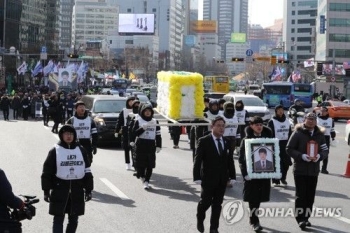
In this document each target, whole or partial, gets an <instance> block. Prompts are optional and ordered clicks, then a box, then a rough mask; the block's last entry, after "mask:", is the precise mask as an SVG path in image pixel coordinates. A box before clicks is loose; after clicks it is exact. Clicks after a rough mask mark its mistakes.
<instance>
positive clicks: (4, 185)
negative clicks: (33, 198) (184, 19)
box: [0, 169, 24, 232]
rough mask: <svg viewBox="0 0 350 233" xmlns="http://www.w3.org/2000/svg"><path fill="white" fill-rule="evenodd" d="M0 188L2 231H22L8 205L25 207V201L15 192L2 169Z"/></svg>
mask: <svg viewBox="0 0 350 233" xmlns="http://www.w3.org/2000/svg"><path fill="white" fill-rule="evenodd" d="M0 190H1V192H0V232H21V230H20V229H21V224H20V223H19V222H16V221H13V220H11V217H10V213H9V210H8V207H10V208H12V209H23V208H24V202H23V201H22V200H21V199H20V198H19V197H17V196H15V195H14V194H13V192H12V187H11V184H10V182H9V181H8V179H7V177H6V175H5V172H4V171H3V170H2V169H0ZM10 224H11V225H10ZM10 227H11V228H10ZM15 229H17V231H15Z"/></svg>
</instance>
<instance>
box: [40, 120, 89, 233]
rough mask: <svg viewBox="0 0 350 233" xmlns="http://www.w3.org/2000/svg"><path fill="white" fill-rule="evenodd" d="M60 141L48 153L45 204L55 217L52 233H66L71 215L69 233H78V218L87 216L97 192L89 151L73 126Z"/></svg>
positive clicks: (43, 178) (62, 131)
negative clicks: (64, 225)
mask: <svg viewBox="0 0 350 233" xmlns="http://www.w3.org/2000/svg"><path fill="white" fill-rule="evenodd" d="M58 135H59V138H60V141H59V142H58V143H57V144H56V145H55V146H54V147H53V148H52V149H51V150H50V151H49V153H48V156H47V158H46V160H45V162H44V166H43V172H42V175H41V187H42V190H43V191H44V200H45V201H46V202H49V203H50V208H49V214H51V215H53V216H54V218H53V233H63V222H64V217H65V214H68V225H67V229H66V232H69V233H71V232H76V229H77V227H78V216H80V215H84V213H85V201H89V200H91V191H92V190H93V188H94V185H93V176H92V173H91V170H90V166H91V163H90V160H89V158H88V154H87V152H86V150H85V149H84V148H83V147H82V146H80V145H79V144H78V143H77V133H76V131H75V129H74V128H73V127H72V126H70V125H64V126H62V128H61V129H60V131H59V132H58Z"/></svg>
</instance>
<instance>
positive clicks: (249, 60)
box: [244, 57, 253, 63]
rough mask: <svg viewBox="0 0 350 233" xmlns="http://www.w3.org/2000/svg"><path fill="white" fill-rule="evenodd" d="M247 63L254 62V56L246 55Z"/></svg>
mask: <svg viewBox="0 0 350 233" xmlns="http://www.w3.org/2000/svg"><path fill="white" fill-rule="evenodd" d="M244 60H245V62H246V63H253V58H252V57H246V58H245V59H244Z"/></svg>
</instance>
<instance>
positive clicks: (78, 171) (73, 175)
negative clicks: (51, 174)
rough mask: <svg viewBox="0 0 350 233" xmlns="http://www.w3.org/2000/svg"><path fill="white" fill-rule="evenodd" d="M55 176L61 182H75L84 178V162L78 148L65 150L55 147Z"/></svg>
mask: <svg viewBox="0 0 350 233" xmlns="http://www.w3.org/2000/svg"><path fill="white" fill-rule="evenodd" d="M55 148H56V167H57V172H56V176H57V177H58V178H60V179H62V180H77V179H82V178H83V177H84V176H85V162H84V158H83V155H82V153H81V151H80V149H79V147H75V149H66V148H64V147H62V146H59V145H57V144H56V145H55Z"/></svg>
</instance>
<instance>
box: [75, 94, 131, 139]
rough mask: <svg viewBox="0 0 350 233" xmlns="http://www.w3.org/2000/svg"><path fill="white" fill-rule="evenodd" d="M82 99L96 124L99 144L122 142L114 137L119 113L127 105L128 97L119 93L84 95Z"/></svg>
mask: <svg viewBox="0 0 350 233" xmlns="http://www.w3.org/2000/svg"><path fill="white" fill-rule="evenodd" d="M81 101H83V102H84V103H85V107H86V109H87V110H88V111H89V115H90V116H91V117H92V119H93V120H94V122H95V124H96V128H97V134H98V145H99V146H100V145H102V144H107V143H120V142H118V139H116V138H115V137H114V133H115V129H116V126H117V122H118V117H119V113H120V112H121V111H122V110H123V108H124V107H125V102H126V97H120V96H118V95H84V96H83V97H82V98H81Z"/></svg>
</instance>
